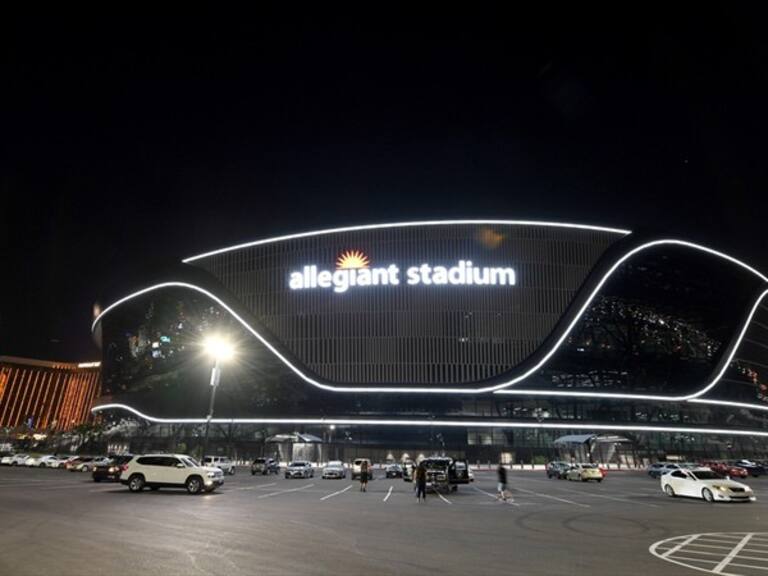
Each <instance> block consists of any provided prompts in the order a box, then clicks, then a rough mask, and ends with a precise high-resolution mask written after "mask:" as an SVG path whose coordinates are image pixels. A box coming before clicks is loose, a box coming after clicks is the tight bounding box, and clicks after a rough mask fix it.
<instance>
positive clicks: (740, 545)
mask: <svg viewBox="0 0 768 576" xmlns="http://www.w3.org/2000/svg"><path fill="white" fill-rule="evenodd" d="M752 536H753V534H752V533H751V532H750V533H749V534H747V535H746V536H744V537H743V538H742V539H741V540H739V543H738V544H736V546H734V547H733V550H731V551H730V552H729V553H728V555H727V556H726V557H725V558H723V559H722V560H721V561H720V564H718V565H717V566H715V567H714V569H713V570H712V572H714V573H715V574H720V573H722V571H723V570H724V569H725V568H726V567H727V566H728V564H730V563H731V561H732V560H734V559H735V558H736V555H737V554H738V553H739V552H741V549H742V548H744V546H746V545H747V543H748V542H749V541H750V539H751V538H752Z"/></svg>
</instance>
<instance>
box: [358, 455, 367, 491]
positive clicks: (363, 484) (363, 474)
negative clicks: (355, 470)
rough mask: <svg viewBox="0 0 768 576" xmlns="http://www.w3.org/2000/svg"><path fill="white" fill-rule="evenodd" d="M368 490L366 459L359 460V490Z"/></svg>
mask: <svg viewBox="0 0 768 576" xmlns="http://www.w3.org/2000/svg"><path fill="white" fill-rule="evenodd" d="M367 491H368V461H367V460H363V461H362V462H360V492H367Z"/></svg>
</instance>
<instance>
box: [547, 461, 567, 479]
mask: <svg viewBox="0 0 768 576" xmlns="http://www.w3.org/2000/svg"><path fill="white" fill-rule="evenodd" d="M570 468H571V465H570V464H568V462H561V461H555V462H550V463H549V464H547V478H549V479H552V478H557V479H558V480H564V479H565V473H566V472H568V470H570Z"/></svg>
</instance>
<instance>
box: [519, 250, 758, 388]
mask: <svg viewBox="0 0 768 576" xmlns="http://www.w3.org/2000/svg"><path fill="white" fill-rule="evenodd" d="M760 286H761V281H760V280H759V279H758V278H757V277H756V276H755V275H753V274H752V273H750V272H748V271H746V270H745V269H743V268H741V267H739V266H734V265H733V264H732V263H730V262H728V261H726V260H723V259H722V258H718V257H715V256H712V255H710V254H706V253H702V252H698V251H694V250H691V249H690V248H685V247H679V246H670V245H665V246H656V247H653V248H649V249H647V250H644V251H642V252H640V253H638V254H635V255H634V256H633V257H632V258H630V259H629V260H628V261H627V262H625V263H624V264H622V265H621V267H620V268H619V269H618V270H617V271H616V272H615V273H614V274H613V275H612V276H611V278H610V279H609V280H608V282H606V284H605V285H604V286H603V287H602V289H601V291H600V293H599V295H598V296H597V297H596V298H595V299H594V301H593V302H592V304H591V305H590V307H589V308H588V310H587V311H586V312H585V314H584V315H583V316H582V317H581V318H580V320H579V321H578V322H577V324H576V326H575V327H574V329H573V330H572V332H571V333H570V335H569V337H568V338H567V340H566V341H565V342H564V343H563V345H562V346H561V347H560V348H559V349H558V351H557V352H556V353H555V354H554V355H553V356H552V358H551V359H550V360H549V361H548V362H547V364H546V365H545V366H543V367H542V369H541V370H540V372H539V373H538V374H537V375H536V376H534V377H532V378H530V379H529V380H528V381H526V382H524V383H521V384H520V386H518V387H519V388H526V389H534V388H535V389H539V390H574V391H589V392H601V391H602V392H613V393H615V392H625V393H632V394H652V395H665V396H680V395H688V394H694V393H696V392H698V391H700V390H702V389H703V388H704V387H705V386H706V385H707V384H709V383H710V382H711V381H712V379H713V378H714V374H715V372H716V368H717V367H718V364H719V362H720V361H721V359H722V358H723V355H724V354H725V352H726V350H727V349H728V346H729V344H730V343H731V342H732V341H733V339H734V338H736V336H737V335H738V333H739V331H740V330H741V329H742V327H743V323H744V321H745V314H746V312H747V311H749V310H750V309H751V308H752V306H753V304H754V299H755V297H756V293H757V291H758V290H759V287H760ZM755 330H757V328H755ZM767 336H768V334H767V333H765V332H763V334H755V336H754V338H755V339H756V341H755V344H754V346H756V347H757V348H758V349H763V350H765V352H766V353H768V348H763V347H765V345H766V344H768V338H766V337H767ZM757 339H762V342H760V341H758V340H757ZM742 349H743V350H744V352H743V353H745V354H747V355H748V356H752V355H755V354H756V353H753V352H751V351H749V349H748V348H740V349H739V353H740V354H742ZM764 371H765V369H764ZM753 399H754V394H753Z"/></svg>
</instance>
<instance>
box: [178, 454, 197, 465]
mask: <svg viewBox="0 0 768 576" xmlns="http://www.w3.org/2000/svg"><path fill="white" fill-rule="evenodd" d="M181 461H182V462H184V464H186V465H187V466H191V467H197V466H200V463H199V462H198V461H197V460H195V459H194V458H192V456H182V457H181Z"/></svg>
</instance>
